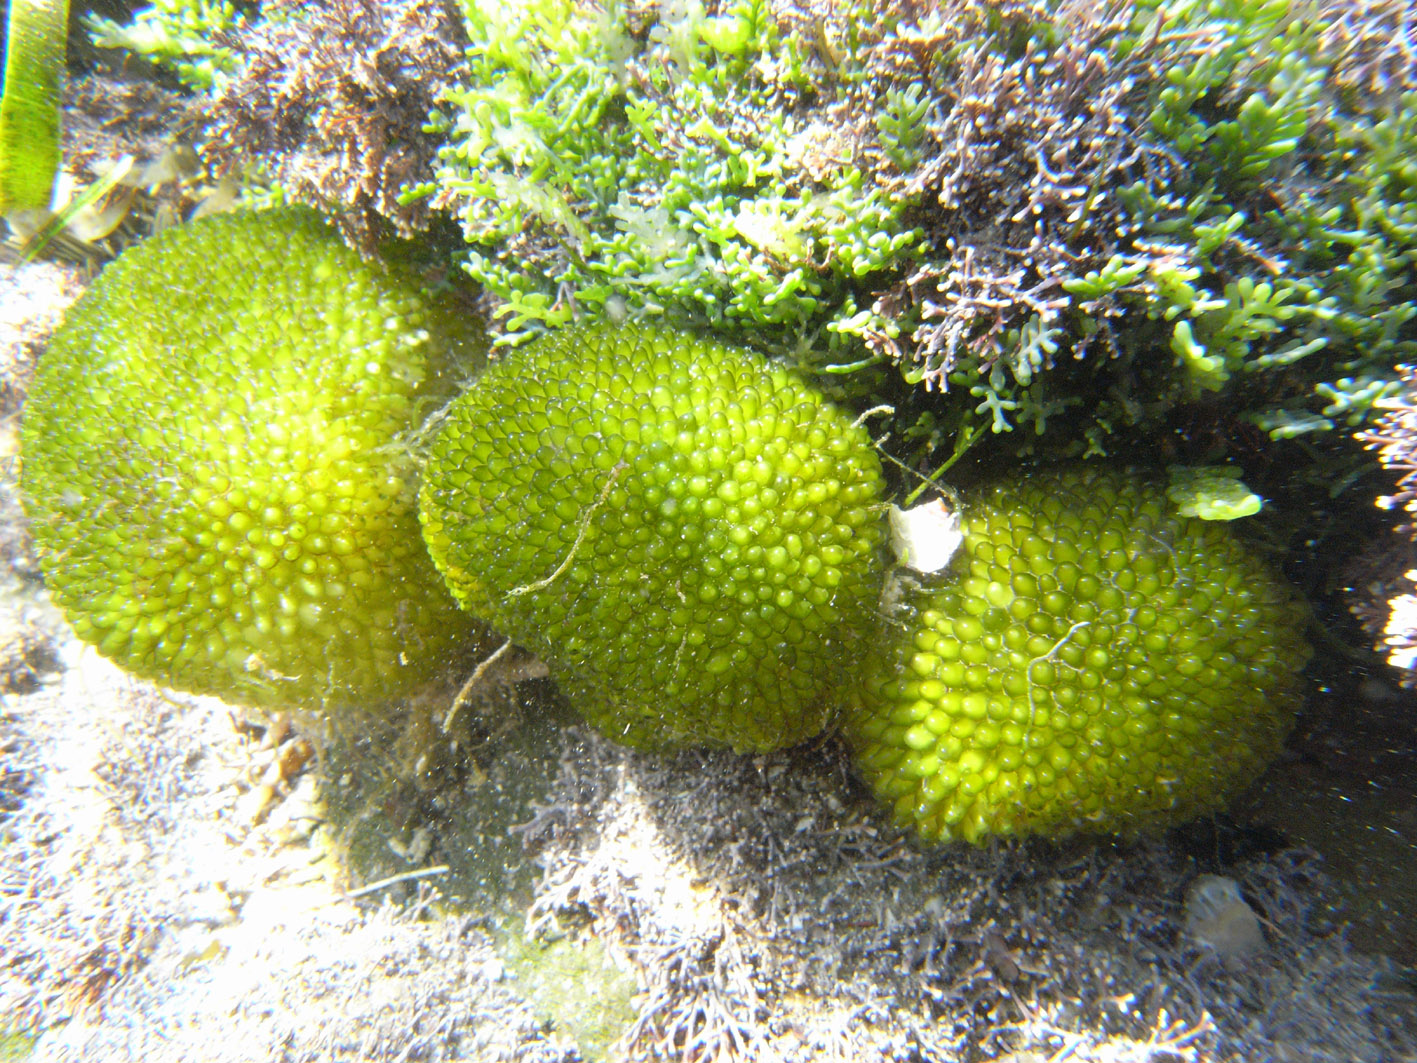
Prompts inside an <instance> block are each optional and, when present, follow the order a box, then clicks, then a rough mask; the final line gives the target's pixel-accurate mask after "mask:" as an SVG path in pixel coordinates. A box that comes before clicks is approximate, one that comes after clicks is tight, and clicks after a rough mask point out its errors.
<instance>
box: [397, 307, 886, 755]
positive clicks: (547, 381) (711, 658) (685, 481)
mask: <svg viewBox="0 0 1417 1063" xmlns="http://www.w3.org/2000/svg"><path fill="white" fill-rule="evenodd" d="M881 491H882V480H881V470H880V464H879V462H878V460H877V458H876V455H875V452H874V450H873V448H872V446H871V441H870V439H869V438H868V437H867V435H866V433H865V432H864V431H863V430H862V429H861V428H860V427H859V426H855V425H853V424H852V422H851V419H850V418H849V417H848V416H847V415H845V414H844V413H842V412H841V411H840V410H838V409H836V408H835V407H833V406H832V405H831V404H830V403H829V402H827V401H826V400H825V399H823V398H822V397H821V395H819V394H818V393H817V392H816V391H814V390H813V389H811V388H809V387H807V386H806V385H804V384H803V383H801V382H800V381H799V380H797V379H796V378H795V377H793V376H792V375H790V374H789V373H788V372H786V371H785V370H783V369H780V368H776V367H774V366H773V365H771V364H770V363H768V362H767V361H766V360H765V359H763V358H762V357H761V356H759V355H757V354H755V353H753V352H751V351H746V350H742V349H739V348H734V347H727V346H724V345H722V344H719V343H715V342H711V341H708V340H704V339H699V338H696V337H694V336H692V335H689V334H684V333H677V332H671V331H664V330H657V329H649V328H613V327H603V326H602V327H577V328H571V329H565V330H561V331H559V332H556V333H552V334H550V335H548V336H545V337H543V338H541V339H539V340H537V341H536V342H534V343H532V344H530V345H528V346H527V347H525V348H522V349H520V350H517V351H516V352H514V353H513V354H511V355H510V356H509V357H508V358H507V359H506V360H505V361H502V362H499V363H496V364H494V365H493V366H492V367H491V368H490V369H488V371H487V372H486V373H485V374H484V375H483V376H482V377H481V378H480V379H479V380H478V382H477V384H476V385H475V386H474V387H473V388H472V389H470V390H469V392H468V393H467V394H466V395H464V396H463V397H462V398H461V399H459V400H458V402H457V403H455V404H454V405H453V407H452V409H451V410H450V412H449V416H448V419H447V422H446V424H445V425H444V426H443V428H442V429H441V431H440V433H439V435H438V437H437V438H436V439H435V440H434V443H433V447H432V453H431V455H430V458H429V462H428V468H427V472H426V478H425V481H424V486H423V493H422V503H421V512H422V517H423V523H424V534H425V537H426V538H427V541H428V545H429V549H430V551H431V552H432V554H433V558H434V560H435V561H436V562H437V564H438V567H439V568H440V569H442V571H443V574H444V575H445V576H446V577H447V579H448V583H449V586H451V587H452V589H453V593H454V594H455V595H456V596H457V598H458V599H459V601H461V602H462V603H463V605H464V606H465V607H466V608H467V609H469V610H470V611H472V612H473V613H475V614H476V615H478V616H480V617H482V618H483V619H484V620H486V621H487V622H488V623H489V624H490V625H492V626H493V627H494V628H497V629H499V630H501V631H502V632H503V633H504V634H506V635H509V636H511V637H513V638H515V639H516V640H517V641H518V642H521V643H522V644H524V645H526V646H528V647H529V648H531V649H533V650H535V651H536V652H537V653H539V654H541V655H542V656H543V657H544V658H545V659H546V661H547V662H548V664H550V666H551V668H552V671H553V674H554V675H555V676H556V677H557V679H558V680H559V681H560V683H561V685H562V687H563V689H564V690H565V691H566V692H567V693H568V694H569V695H570V698H571V700H572V703H573V704H575V705H576V707H577V708H578V709H579V710H580V711H581V712H582V714H583V715H584V716H585V717H586V718H587V719H588V720H589V721H590V722H591V723H592V724H594V725H595V726H596V727H598V728H599V729H600V730H601V731H603V732H604V733H605V734H607V735H609V736H611V737H613V738H616V739H618V740H620V741H623V742H626V743H627V744H630V745H633V746H637V747H640V748H673V747H681V746H688V745H720V746H729V747H732V748H735V749H740V750H747V749H751V750H760V751H761V750H769V749H775V748H779V747H782V746H786V745H790V744H792V743H794V742H798V741H801V740H803V739H805V738H808V737H810V736H811V735H813V734H816V733H817V732H818V731H820V730H821V729H822V728H823V727H824V726H825V725H826V723H827V722H828V720H829V719H830V718H831V716H832V714H833V703H832V698H831V697H830V693H831V688H832V686H833V684H834V682H835V681H836V680H838V679H839V678H840V677H841V676H842V675H843V674H844V672H845V669H846V668H847V667H848V664H849V661H850V660H851V658H852V655H853V653H854V651H855V649H856V646H857V643H858V641H859V638H858V636H859V634H861V633H864V632H866V631H868V630H869V629H870V628H871V626H872V625H871V616H872V611H873V608H874V606H875V603H876V601H877V598H878V596H879V593H880V580H881V575H882V562H881V559H880V554H881V545H882V543H883V539H884V527H883V525H884V516H883V512H882V509H881V504H880V499H881Z"/></svg>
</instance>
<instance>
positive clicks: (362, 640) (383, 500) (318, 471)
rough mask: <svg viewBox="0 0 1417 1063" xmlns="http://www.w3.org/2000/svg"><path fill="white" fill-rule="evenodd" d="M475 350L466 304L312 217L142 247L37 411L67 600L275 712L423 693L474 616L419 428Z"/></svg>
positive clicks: (89, 637)
mask: <svg viewBox="0 0 1417 1063" xmlns="http://www.w3.org/2000/svg"><path fill="white" fill-rule="evenodd" d="M481 354H482V347H481V346H480V337H479V335H478V331H477V329H476V328H468V327H467V324H466V322H465V320H464V319H463V318H462V315H461V314H460V313H459V311H458V307H457V305H456V303H455V302H453V301H451V300H449V299H448V298H446V297H435V296H431V295H430V294H429V293H428V292H427V290H426V288H425V286H424V285H423V284H422V282H421V281H420V280H419V278H418V277H417V276H416V275H415V274H412V273H410V272H407V271H404V270H401V269H399V268H396V267H392V266H385V265H382V264H380V263H376V262H370V261H365V260H361V259H360V257H359V256H358V255H357V254H355V253H354V252H353V251H351V250H350V249H349V248H347V247H346V246H345V245H344V243H343V242H342V241H341V240H340V238H339V236H338V234H337V233H336V232H335V231H334V230H333V229H332V228H331V227H330V226H328V225H327V224H326V223H324V222H323V221H322V220H321V219H320V218H319V217H318V216H317V215H316V214H315V213H314V212H313V211H310V210H308V209H305V208H287V209H282V210H277V211H270V212H265V213H241V214H228V215H217V216H214V217H210V218H206V219H202V220H199V221H196V222H193V223H191V224H189V225H186V226H182V227H180V228H176V229H170V230H167V231H165V232H163V233H161V234H159V235H158V236H156V237H154V238H152V239H151V240H149V241H147V242H145V243H143V244H140V245H138V246H136V247H134V248H132V249H130V250H129V251H128V252H127V253H126V254H124V255H123V256H122V257H121V258H119V259H118V260H117V261H116V262H114V263H113V264H112V265H111V266H109V267H108V268H107V269H105V270H104V271H103V273H102V275H101V276H100V277H99V279H98V281H97V282H96V283H95V284H94V285H93V287H92V288H91V289H90V290H89V291H88V292H87V294H86V295H85V296H84V297H83V299H82V300H81V301H80V302H79V303H78V304H77V305H76V306H75V307H74V308H73V309H72V310H71V311H70V312H69V314H68V315H67V317H66V319H65V322H64V324H63V326H62V328H61V329H60V331H59V332H58V333H57V334H56V335H55V337H54V339H53V341H52V342H51V343H50V345H49V348H48V350H47V352H46V353H45V356H44V358H43V359H42V360H41V364H40V368H39V371H38V374H37V376H36V378H35V381H34V384H33V386H32V388H31V391H30V394H29V398H28V401H27V403H26V406H25V410H24V421H23V427H22V452H23V459H22V466H21V488H22V491H23V494H24V501H25V507H26V511H27V513H28V515H29V519H30V526H31V528H32V530H33V534H34V537H35V542H36V545H37V548H38V551H39V555H40V558H41V561H42V563H43V566H44V571H45V575H46V582H47V585H48V588H49V591H50V593H51V595H52V596H53V597H54V600H55V601H56V602H57V603H58V604H59V605H60V607H61V608H63V610H64V612H65V614H66V616H67V617H68V618H69V620H70V622H71V623H72V624H73V626H74V629H75V631H76V632H77V634H78V635H79V636H80V637H81V638H83V639H84V640H85V641H88V642H91V643H93V644H94V645H95V646H97V647H98V648H99V649H100V650H101V651H102V652H103V653H104V654H105V655H106V656H108V657H110V658H112V659H113V660H115V661H117V662H118V663H119V664H121V665H123V666H124V667H125V668H127V669H129V670H130V671H133V672H136V673H137V674H139V675H143V676H147V677H149V678H154V679H157V680H159V681H161V682H163V683H165V684H167V685H169V686H174V687H178V688H180V689H184V690H191V691H194V692H198V693H204V694H217V695H220V696H222V697H224V698H227V699H228V700H233V701H238V702H245V703H250V704H258V705H268V706H293V705H306V706H313V707H322V706H339V705H348V704H351V703H355V702H368V701H374V700H378V699H383V698H388V697H393V696H396V695H398V694H401V693H404V692H406V691H407V690H409V689H410V688H411V687H412V686H413V685H414V684H416V683H417V682H419V681H420V680H423V679H426V678H427V677H428V676H429V675H431V674H433V673H434V672H435V670H437V669H439V668H442V667H444V666H445V664H446V659H447V657H448V655H449V653H450V652H451V650H452V648H453V647H454V646H456V645H457V644H458V643H459V640H460V639H461V638H464V637H466V636H467V634H468V633H469V632H470V631H471V630H472V629H473V623H472V621H471V619H470V618H469V617H468V616H467V615H466V614H464V613H462V612H460V611H459V610H458V609H457V607H456V605H455V603H454V602H453V600H452V598H451V597H450V596H449V595H448V593H447V591H446V589H445V588H444V586H443V583H442V580H441V579H440V577H439V576H438V573H437V571H436V570H435V569H434V568H433V565H432V563H431V561H429V559H428V556H427V553H426V551H425V550H424V549H423V546H422V542H421V540H420V538H419V532H418V516H417V484H418V479H417V477H418V462H417V460H416V456H415V454H414V446H415V443H416V440H415V438H414V434H415V432H416V430H417V428H418V427H419V425H420V424H421V422H422V420H423V418H424V417H426V416H427V414H428V413H429V412H431V411H432V410H433V409H435V408H437V406H438V405H439V404H440V403H442V402H445V401H447V399H448V398H450V397H451V396H452V395H453V394H454V393H455V391H456V388H457V386H458V385H459V384H460V383H461V382H462V380H463V379H464V378H465V376H466V375H467V374H469V373H470V372H472V371H473V370H474V369H475V368H476V366H477V365H478V364H479V363H480V360H481Z"/></svg>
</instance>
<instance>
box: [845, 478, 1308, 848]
mask: <svg viewBox="0 0 1417 1063" xmlns="http://www.w3.org/2000/svg"><path fill="white" fill-rule="evenodd" d="M962 531H963V544H962V547H961V550H960V556H958V557H957V558H955V559H954V561H953V562H952V564H951V568H950V570H949V571H948V572H947V573H945V574H944V578H943V579H937V580H932V581H930V582H928V583H925V584H923V585H916V586H913V587H910V588H908V589H907V590H906V592H905V594H904V601H903V605H902V607H901V615H900V616H898V617H893V618H892V619H893V620H894V623H892V624H891V625H890V631H891V634H890V636H889V639H888V642H887V648H886V651H885V652H883V653H882V654H880V655H879V656H878V657H876V658H875V659H874V660H873V661H872V662H871V664H870V665H869V666H868V667H867V668H866V670H865V675H864V677H863V680H862V682H861V684H860V685H859V687H858V688H857V693H858V694H859V701H858V703H857V704H856V705H855V706H854V707H853V708H852V709H851V710H849V711H848V714H847V721H846V725H845V730H846V734H847V737H848V739H849V741H850V743H851V745H852V746H853V748H854V749H855V751H856V757H857V762H858V764H859V765H860V767H861V770H862V773H863V774H864V775H865V777H866V779H867V780H868V781H869V782H870V784H871V786H872V788H873V789H874V790H875V792H876V794H877V795H878V796H879V797H881V798H882V799H883V800H884V801H886V802H887V803H888V804H890V805H892V806H893V807H894V810H895V814H896V817H897V818H898V819H900V820H901V821H903V822H905V823H909V824H912V825H914V826H915V827H916V829H918V830H919V831H920V832H921V833H922V834H924V835H925V836H927V837H930V838H938V839H942V840H948V839H952V838H965V839H968V840H970V841H975V842H977V841H980V840H981V839H983V838H985V837H987V836H989V835H1000V834H1004V835H1007V834H1035V833H1037V834H1054V833H1058V832H1061V831H1066V830H1069V829H1073V828H1075V827H1077V826H1079V825H1083V824H1085V825H1087V826H1088V827H1090V828H1091V829H1100V830H1108V831H1121V832H1134V831H1136V830H1137V829H1139V828H1141V827H1144V826H1147V825H1149V824H1151V823H1154V822H1157V821H1163V820H1168V819H1171V820H1174V819H1186V818H1190V817H1192V816H1194V815H1198V814H1201V813H1204V812H1207V811H1213V810H1215V809H1216V808H1219V807H1221V806H1222V805H1223V804H1224V802H1225V800H1226V799H1227V798H1228V797H1229V796H1230V795H1231V794H1232V793H1234V792H1236V791H1238V790H1239V789H1240V788H1242V787H1243V786H1245V785H1246V784H1248V783H1249V782H1251V781H1253V779H1254V778H1255V777H1256V776H1258V775H1259V773H1260V772H1261V771H1262V770H1263V769H1264V767H1265V766H1266V765H1267V764H1268V763H1269V761H1270V760H1271V759H1272V758H1273V757H1274V755H1275V754H1276V753H1278V752H1279V747H1280V743H1281V741H1282V740H1283V738H1284V735H1285V734H1286V733H1287V731H1288V730H1289V727H1290V725H1291V724H1292V722H1293V718H1294V714H1295V712H1296V711H1297V709H1298V707H1299V703H1300V700H1301V684H1300V679H1299V673H1300V670H1301V669H1302V668H1303V666H1304V664H1305V662H1306V661H1307V660H1308V657H1309V648H1308V645H1307V644H1306V643H1305V642H1304V639H1303V630H1304V625H1305V623H1306V620H1307V610H1306V609H1305V608H1304V607H1303V606H1302V605H1301V604H1300V602H1299V600H1298V598H1297V596H1296V595H1295V594H1294V593H1293V591H1292V590H1291V589H1290V588H1288V587H1287V586H1286V585H1285V584H1284V583H1283V582H1282V581H1281V580H1280V579H1279V578H1278V577H1277V576H1276V575H1275V574H1273V573H1272V572H1270V571H1269V570H1268V569H1267V567H1266V566H1265V565H1264V564H1263V563H1262V562H1260V560H1259V559H1258V558H1257V557H1256V556H1255V555H1253V554H1252V553H1251V552H1250V551H1248V550H1247V549H1246V548H1245V547H1244V546H1242V545H1241V543H1240V542H1239V540H1237V539H1236V538H1235V537H1234V536H1233V535H1232V534H1231V532H1230V530H1229V528H1228V526H1227V525H1226V524H1225V523H1224V522H1209V521H1203V520H1198V519H1194V518H1188V517H1184V516H1181V515H1179V514H1178V513H1177V511H1176V509H1175V508H1174V506H1173V505H1172V504H1170V503H1169V502H1168V500H1167V498H1166V497H1165V495H1164V494H1163V492H1162V491H1161V490H1160V489H1159V488H1157V487H1156V486H1154V485H1153V484H1151V483H1149V482H1148V481H1147V479H1146V477H1144V476H1138V475H1136V474H1127V473H1122V472H1119V471H1117V470H1114V469H1108V468H1105V467H1100V466H1097V465H1095V464H1089V465H1086V466H1083V467H1080V468H1070V469H1065V470H1064V471H1061V472H1059V471H1055V470H1041V471H1035V472H1028V473H1023V474H1019V475H1015V476H1010V477H1008V478H1005V479H1003V480H1001V481H998V482H995V483H992V484H990V485H988V486H987V487H985V488H984V489H982V490H979V491H977V492H974V493H973V494H972V495H971V496H970V497H969V498H968V501H967V504H966V505H965V507H964V510H963V516H962Z"/></svg>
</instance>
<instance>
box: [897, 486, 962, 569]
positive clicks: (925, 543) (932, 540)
mask: <svg viewBox="0 0 1417 1063" xmlns="http://www.w3.org/2000/svg"><path fill="white" fill-rule="evenodd" d="M890 525H891V549H892V550H893V551H894V552H895V557H896V561H898V562H899V563H900V564H902V565H904V566H905V567H906V568H911V569H914V570H915V571H916V572H921V573H931V572H939V571H940V570H941V569H942V568H944V567H945V566H946V565H948V564H949V563H950V558H952V557H954V555H955V551H956V550H958V549H959V548H960V544H961V543H963V542H964V533H963V532H962V531H961V530H960V526H959V514H958V513H957V512H956V511H955V510H953V509H951V508H950V506H949V505H948V504H947V503H946V502H945V500H944V499H942V498H937V499H935V500H933V501H931V502H925V503H923V504H921V505H918V506H915V507H914V508H913V509H901V508H900V507H899V506H891V509H890Z"/></svg>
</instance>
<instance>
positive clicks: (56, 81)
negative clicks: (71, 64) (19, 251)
mask: <svg viewBox="0 0 1417 1063" xmlns="http://www.w3.org/2000/svg"><path fill="white" fill-rule="evenodd" d="M8 8H9V10H8V11H7V13H6V20H5V80H4V95H3V96H0V216H3V215H6V214H9V213H10V212H11V211H16V210H44V209H46V208H47V207H48V206H49V200H50V196H51V194H52V192H53V187H54V176H55V174H56V173H57V172H58V170H59V126H60V111H59V85H60V82H61V81H62V79H63V75H64V52H65V40H66V35H67V32H68V30H67V22H68V14H69V4H68V2H67V0H62V2H52V0H51V2H43V0H12V2H11V3H10V4H9V5H8Z"/></svg>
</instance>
